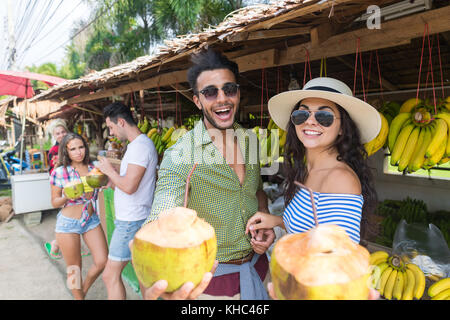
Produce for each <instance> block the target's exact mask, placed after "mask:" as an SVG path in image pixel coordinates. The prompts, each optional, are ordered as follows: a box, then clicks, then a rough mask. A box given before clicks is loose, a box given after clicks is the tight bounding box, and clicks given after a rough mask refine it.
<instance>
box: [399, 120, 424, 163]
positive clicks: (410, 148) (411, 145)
mask: <svg viewBox="0 0 450 320" xmlns="http://www.w3.org/2000/svg"><path fill="white" fill-rule="evenodd" d="M419 133H420V127H415V128H414V129H413V130H412V132H411V134H410V135H409V137H408V141H407V142H406V145H405V148H404V150H403V152H402V155H401V156H400V160H399V161H398V171H400V172H403V170H405V169H406V167H407V166H408V163H409V161H410V160H411V156H412V154H413V152H414V149H415V148H416V145H417V141H418V138H419Z"/></svg>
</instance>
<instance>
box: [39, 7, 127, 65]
mask: <svg viewBox="0 0 450 320" xmlns="http://www.w3.org/2000/svg"><path fill="white" fill-rule="evenodd" d="M118 1H119V0H116V1H114V3H113V4H112V5H111V6H109V7H107V8H104V10H103V11H102V12H100V13H99V14H98V15H97V16H96V17H95V18H94V19H93V20H92V21H91V22H89V23H88V24H87V25H85V26H84V27H83V28H81V29H80V30H78V31H77V32H76V33H75V34H74V35H73V36H71V37H70V38H69V39H67V40H66V41H64V42H63V43H61V44H60V45H59V46H57V47H55V48H52V49H51V50H49V51H47V52H46V53H45V54H44V55H43V56H41V57H40V58H38V59H36V60H34V62H33V64H34V63H37V62H38V61H40V60H42V59H44V58H46V57H48V56H49V55H50V54H51V53H52V52H54V51H55V50H57V49H59V48H60V47H62V46H63V45H65V44H66V43H67V42H69V41H71V40H73V39H74V38H75V37H76V36H78V35H79V34H80V33H81V32H83V31H84V30H86V29H87V28H88V27H89V26H90V25H91V24H93V23H94V22H95V21H97V20H98V19H99V18H100V17H101V16H102V15H104V14H105V13H106V12H107V11H108V10H109V9H110V8H112V7H113V6H114V5H115V4H116V3H117V2H118Z"/></svg>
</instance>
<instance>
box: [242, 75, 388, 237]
mask: <svg viewBox="0 0 450 320" xmlns="http://www.w3.org/2000/svg"><path fill="white" fill-rule="evenodd" d="M269 113H270V116H271V117H272V119H273V121H274V122H275V123H276V124H277V125H278V126H279V127H280V128H282V129H284V130H287V138H286V145H285V148H286V152H285V161H284V169H285V172H284V176H285V177H286V179H285V185H284V186H285V194H284V199H285V211H284V213H283V216H282V217H280V216H275V215H270V214H264V213H257V214H255V215H254V216H253V217H252V218H250V220H249V221H248V223H247V228H246V232H247V233H248V232H251V233H252V235H253V234H254V233H255V231H256V230H258V229H262V228H273V227H275V226H280V227H282V228H284V229H285V230H286V231H287V232H288V233H298V232H305V231H308V230H309V229H311V228H312V227H314V226H315V219H314V215H313V210H312V208H313V206H312V202H311V196H310V193H309V191H308V190H307V189H305V188H300V187H299V186H298V184H297V183H296V182H300V183H301V184H302V185H304V186H306V187H307V188H308V189H310V190H312V192H313V196H314V204H315V207H316V210H317V218H318V223H332V224H337V225H339V226H341V227H343V228H344V229H345V230H346V232H347V234H348V235H349V237H350V238H351V239H352V240H353V241H355V242H356V243H359V241H360V238H361V237H360V233H361V225H362V224H361V222H362V220H363V216H364V215H363V213H365V212H367V211H369V210H372V209H373V208H374V206H375V205H376V199H377V197H376V191H375V189H374V185H373V178H372V174H371V170H370V168H369V166H368V163H367V153H366V151H365V149H364V146H363V144H364V143H366V142H368V141H370V140H372V139H373V138H375V137H376V136H377V135H378V132H379V131H380V128H381V118H380V116H379V114H378V111H377V110H376V109H375V108H373V107H372V106H370V105H369V104H367V103H365V102H364V101H362V100H360V99H358V98H355V97H353V95H352V91H351V90H350V88H349V87H348V86H347V85H346V84H345V83H343V82H341V81H339V80H336V79H333V78H326V77H321V78H315V79H312V80H310V81H309V82H307V83H306V84H305V86H304V88H303V89H302V90H294V91H286V92H283V93H280V94H278V95H276V96H274V97H272V98H271V99H270V100H269ZM252 241H254V240H252Z"/></svg>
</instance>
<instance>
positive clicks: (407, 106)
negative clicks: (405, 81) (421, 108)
mask: <svg viewBox="0 0 450 320" xmlns="http://www.w3.org/2000/svg"><path fill="white" fill-rule="evenodd" d="M422 102H423V101H422V100H421V99H416V98H410V99H408V100H406V101H405V102H403V104H402V105H401V107H400V111H399V112H411V111H412V109H413V108H414V107H415V106H416V105H418V104H419V103H422Z"/></svg>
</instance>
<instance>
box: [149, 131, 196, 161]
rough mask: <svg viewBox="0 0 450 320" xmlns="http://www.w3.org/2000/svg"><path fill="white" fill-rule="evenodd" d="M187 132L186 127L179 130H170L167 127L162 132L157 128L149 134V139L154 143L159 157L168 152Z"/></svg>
mask: <svg viewBox="0 0 450 320" xmlns="http://www.w3.org/2000/svg"><path fill="white" fill-rule="evenodd" d="M187 131H188V130H187V129H186V127H185V126H184V125H183V126H181V127H179V128H177V126H173V127H170V128H166V127H165V128H162V129H161V130H160V131H158V128H157V127H155V128H152V129H150V130H149V131H148V132H147V137H149V138H150V139H151V140H152V141H153V143H154V145H155V148H156V151H157V152H158V155H161V154H163V153H164V151H166V149H168V148H170V147H171V146H173V145H174V144H175V143H176V142H177V141H178V139H179V138H180V137H182V136H183V135H184V134H186V132H187Z"/></svg>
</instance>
